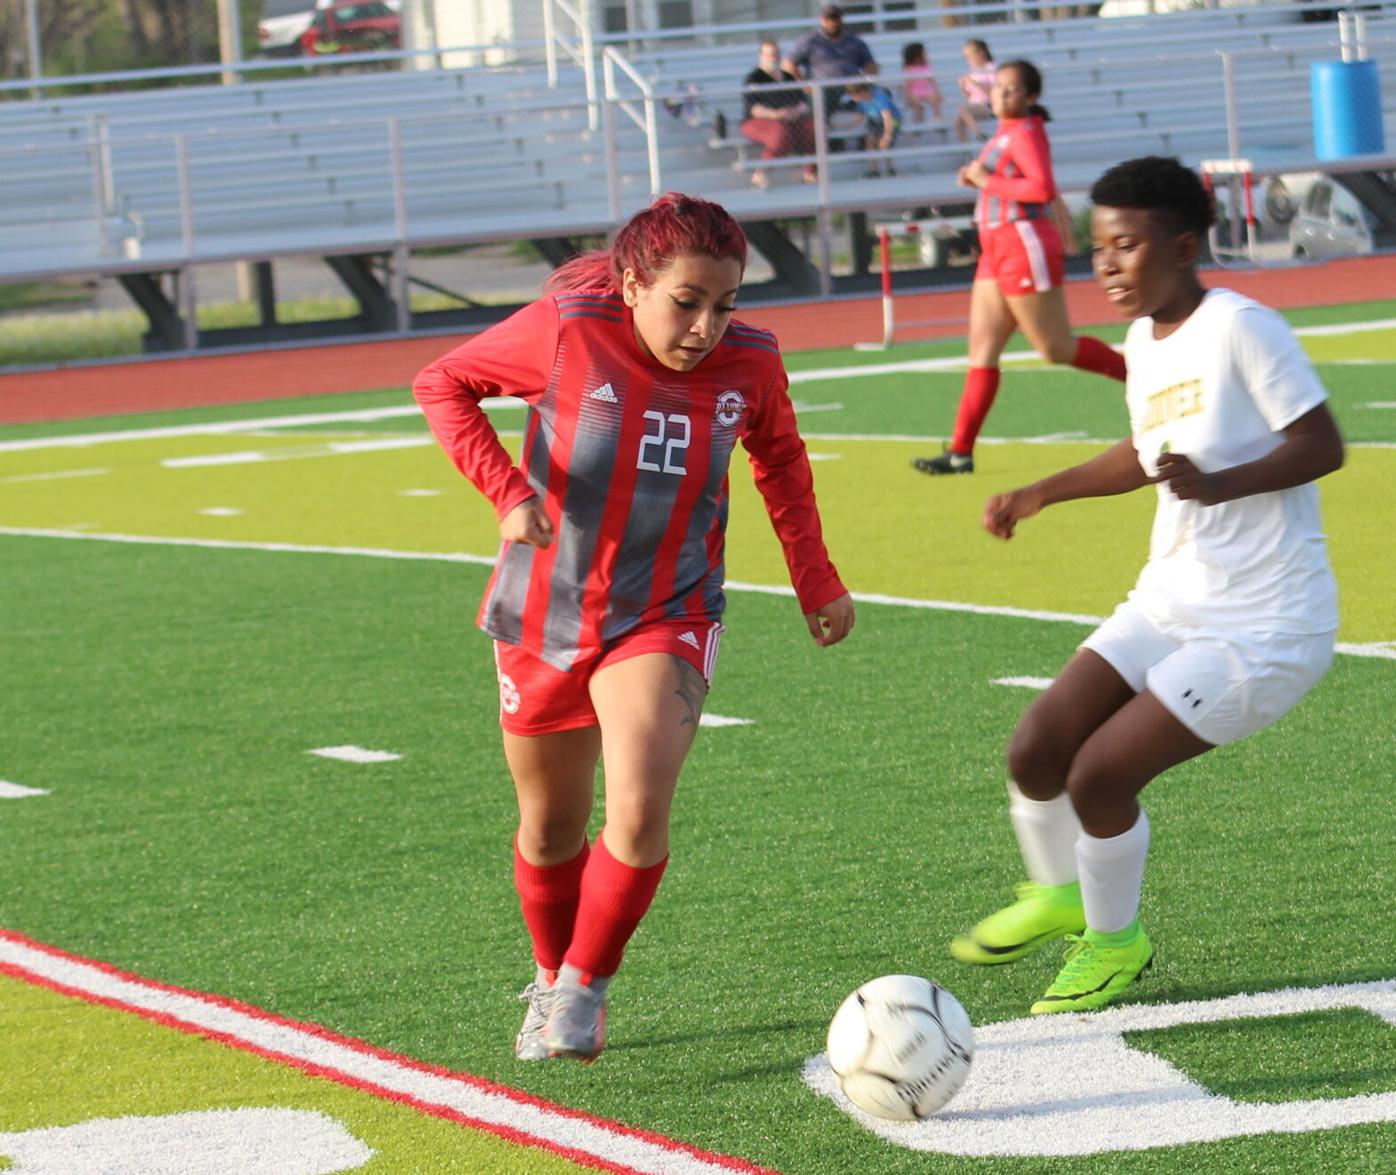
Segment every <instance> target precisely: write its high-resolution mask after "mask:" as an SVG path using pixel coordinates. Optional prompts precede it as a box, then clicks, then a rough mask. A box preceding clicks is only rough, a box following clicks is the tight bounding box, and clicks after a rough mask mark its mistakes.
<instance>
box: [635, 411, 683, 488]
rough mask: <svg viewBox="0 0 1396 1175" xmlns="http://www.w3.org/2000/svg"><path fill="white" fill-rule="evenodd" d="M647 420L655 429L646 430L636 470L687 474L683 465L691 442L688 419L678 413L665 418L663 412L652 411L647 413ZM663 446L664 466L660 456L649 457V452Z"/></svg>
mask: <svg viewBox="0 0 1396 1175" xmlns="http://www.w3.org/2000/svg"><path fill="white" fill-rule="evenodd" d="M645 419H646V420H648V421H649V422H650V424H651V425H652V426H653V427H652V428H648V429H646V430H645V435H644V436H643V437H641V438H640V454H639V457H638V459H637V460H636V462H635V468H637V469H648V470H650V471H652V472H654V473H678V474H683V473H687V472H688V470H687V469H685V468H684V465H683V454H684V450H685V449H687V448H688V441H689V424H688V417H687V416H684V415H682V414H681V413H677V412H675V413H673V414H672V415H670V416H665V415H664V413H663V412H655V411H653V410H651V411H649V412H646V413H645ZM671 430H672V431H671ZM661 445H662V446H663V447H664V453H663V457H664V463H663V464H662V465H661V464H660V462H659V456H660V454H658V453H655V454H654V456H653V457H650V456H649V450H651V449H656V448H658V447H659V446H661Z"/></svg>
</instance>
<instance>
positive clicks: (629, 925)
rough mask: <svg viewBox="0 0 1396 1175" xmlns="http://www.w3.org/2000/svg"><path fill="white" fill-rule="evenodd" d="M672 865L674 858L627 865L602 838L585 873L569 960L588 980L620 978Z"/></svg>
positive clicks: (598, 839) (599, 837) (568, 955)
mask: <svg viewBox="0 0 1396 1175" xmlns="http://www.w3.org/2000/svg"><path fill="white" fill-rule="evenodd" d="M668 864H669V858H668V857H665V858H664V860H662V861H660V862H659V864H658V865H651V866H649V867H648V868H646V869H636V868H635V867H634V866H632V865H624V864H622V863H621V862H620V861H617V860H616V859H615V858H614V857H613V856H611V854H610V853H609V852H607V851H606V842H605V840H604V839H603V837H602V836H600V835H598V836H597V838H596V847H595V848H594V849H593V850H592V854H591V860H589V861H588V862H587V867H586V869H585V870H584V871H583V873H582V900H581V903H580V904H579V905H578V907H577V928H576V930H575V931H574V932H573V934H572V945H571V946H569V947H568V948H567V957H566V959H565V960H564V961H565V962H567V963H569V964H570V965H571V966H573V967H575V968H577V970H578V971H580V972H582V974H583V975H586V976H592V975H594V976H607V975H614V974H615V973H616V971H617V970H618V969H619V968H620V960H621V956H622V955H623V954H624V953H625V944H626V943H628V942H629V941H630V936H631V935H632V934H634V933H635V927H637V926H639V925H640V919H641V918H643V917H644V916H645V911H646V910H648V909H649V908H650V902H652V901H654V894H655V890H657V889H658V888H659V879H660V878H661V877H663V876H664V869H665V866H667V865H668ZM583 982H589V980H585V979H584V980H583Z"/></svg>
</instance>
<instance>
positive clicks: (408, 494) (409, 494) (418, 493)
mask: <svg viewBox="0 0 1396 1175" xmlns="http://www.w3.org/2000/svg"><path fill="white" fill-rule="evenodd" d="M445 492H446V491H445V490H398V496H399V497H402V498H439V497H441V495H442V494H444V493H445Z"/></svg>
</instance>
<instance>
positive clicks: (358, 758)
mask: <svg viewBox="0 0 1396 1175" xmlns="http://www.w3.org/2000/svg"><path fill="white" fill-rule="evenodd" d="M306 754H307V755H319V756H320V758H322V759H338V760H339V761H340V762H341V763H396V762H397V761H398V760H399V759H401V758H402V756H401V755H395V754H393V752H392V751H370V750H368V749H367V748H366V747H356V746H354V744H353V743H345V744H344V745H343V746H342V747H316V748H315V749H314V750H312V751H306Z"/></svg>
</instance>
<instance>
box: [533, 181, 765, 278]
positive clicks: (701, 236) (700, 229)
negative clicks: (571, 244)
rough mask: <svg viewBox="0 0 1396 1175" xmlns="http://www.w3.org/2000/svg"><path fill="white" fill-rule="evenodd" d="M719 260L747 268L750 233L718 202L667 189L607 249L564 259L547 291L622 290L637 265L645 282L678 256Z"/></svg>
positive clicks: (638, 214) (638, 274) (617, 235)
mask: <svg viewBox="0 0 1396 1175" xmlns="http://www.w3.org/2000/svg"><path fill="white" fill-rule="evenodd" d="M694 254H697V255H700V256H705V257H713V258H716V259H717V260H719V261H721V260H724V259H725V258H728V257H731V258H733V259H734V260H736V261H737V262H739V263H740V265H741V267H742V270H743V271H745V270H746V234H745V233H744V232H742V226H741V225H739V224H738V223H737V222H736V221H735V220H733V219H732V215H731V213H729V212H728V211H727V209H725V208H723V207H722V205H720V204H714V203H713V202H712V201H711V200H703V199H701V198H700V197H698V196H685V195H683V193H681V192H667V193H665V194H664V195H663V196H660V197H659V199H657V200H656V201H655V202H654V203H653V204H651V205H650V206H649V207H648V208H646V209H644V210H643V211H640V212H637V213H636V214H635V215H634V216H632V217H631V218H630V219H629V220H628V221H627V222H626V223H625V225H624V226H623V227H622V228H621V230H620V232H618V233H617V234H616V239H615V242H614V243H613V244H612V245H611V247H610V248H609V249H597V250H596V251H594V252H591V253H583V254H581V255H580V256H577V257H573V258H572V260H570V261H567V262H564V263H563V264H562V265H560V266H559V267H558V268H557V269H556V270H554V271H553V273H552V275H551V276H550V277H549V278H548V280H547V281H546V282H544V283H543V289H544V291H545V292H547V293H549V294H556V293H561V292H562V291H565V290H596V289H610V290H616V291H619V290H620V288H621V276H622V275H623V274H624V273H625V271H626V270H627V269H633V270H634V271H635V276H636V277H637V278H638V279H639V281H640V284H641V285H643V286H647V285H650V284H651V283H652V282H653V281H654V279H655V278H656V277H657V276H658V275H659V274H661V273H663V272H664V271H665V270H666V269H668V268H669V266H670V264H671V263H672V262H673V260H674V258H675V257H687V256H691V255H694Z"/></svg>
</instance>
